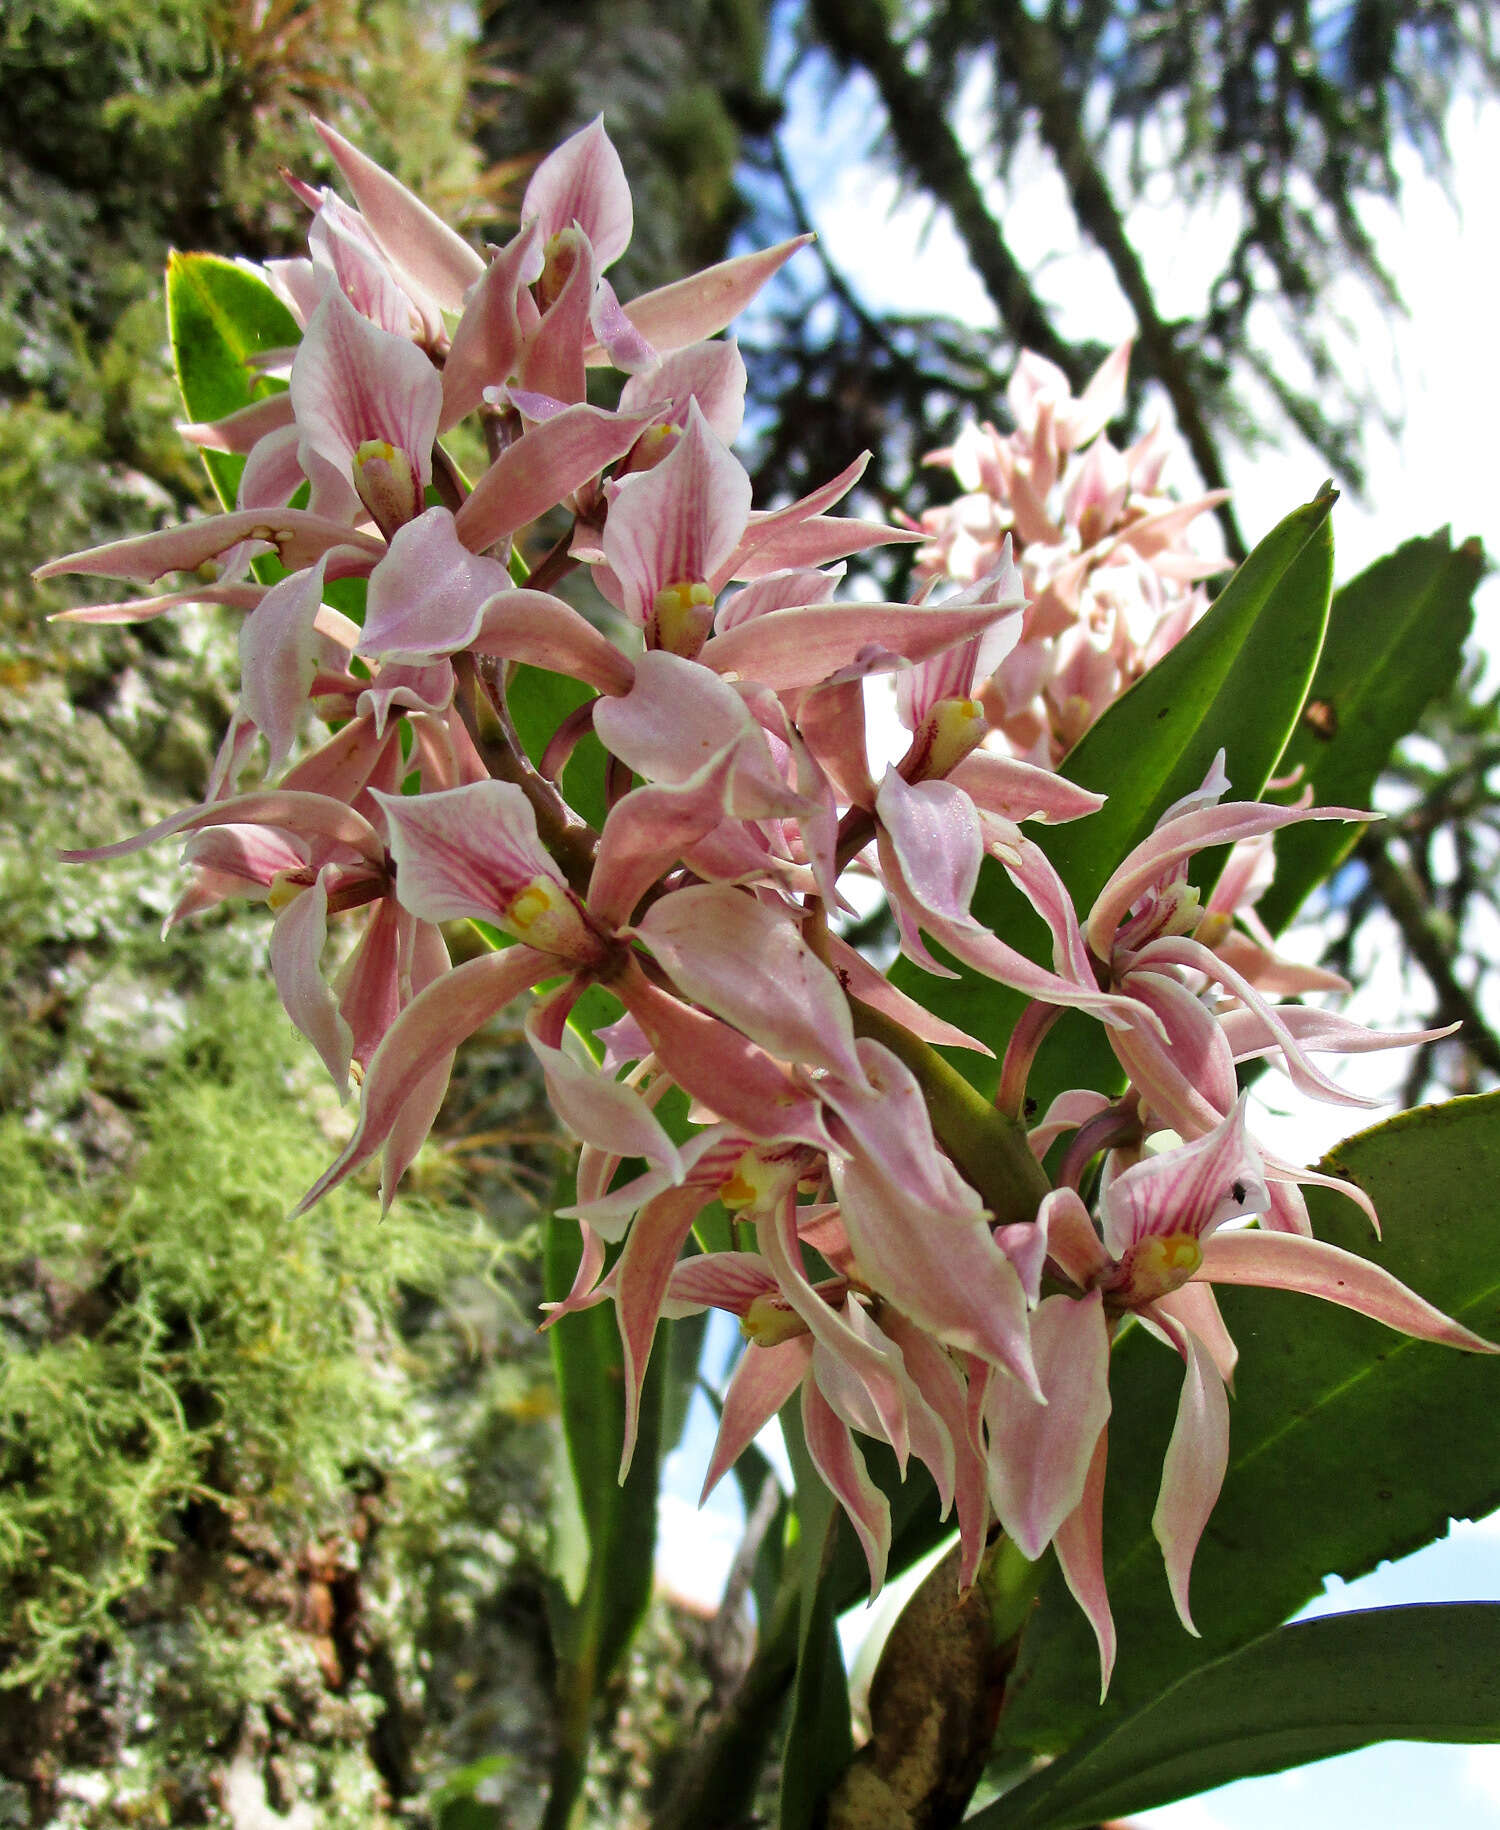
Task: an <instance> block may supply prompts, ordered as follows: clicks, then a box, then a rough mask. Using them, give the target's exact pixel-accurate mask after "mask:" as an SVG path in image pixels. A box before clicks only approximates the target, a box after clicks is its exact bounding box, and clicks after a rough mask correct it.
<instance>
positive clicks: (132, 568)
mask: <svg viewBox="0 0 1500 1830" xmlns="http://www.w3.org/2000/svg"><path fill="white" fill-rule="evenodd" d="M246 541H251V542H254V543H256V544H257V545H260V546H261V547H262V548H263V549H264V548H271V549H273V550H274V551H275V552H276V555H277V557H278V558H279V559H280V560H281V563H282V564H283V565H284V566H286V568H287V569H288V570H289V571H293V572H295V571H298V570H300V569H301V568H302V567H303V566H308V565H311V564H313V562H314V561H315V560H318V559H320V558H322V556H323V555H324V554H325V553H331V552H332V551H333V550H334V549H336V548H339V547H347V548H348V549H350V557H351V558H354V559H362V558H364V557H365V556H369V557H370V558H379V556H380V555H381V554H382V553H383V552H384V551H385V542H384V541H383V540H381V539H378V538H377V537H375V536H374V535H371V534H362V533H359V532H357V531H356V530H355V529H353V528H351V527H348V526H347V525H346V524H345V523H343V522H340V521H328V520H325V519H324V518H323V517H322V516H320V515H309V514H307V513H305V512H304V511H303V510H301V509H294V508H281V509H276V510H273V511H267V510H265V509H254V508H252V509H241V510H238V511H236V512H235V513H233V514H228V515H204V516H203V518H202V519H201V520H198V521H189V522H187V523H186V525H185V526H182V527H167V528H163V529H162V530H161V531H160V533H155V534H132V535H131V536H130V537H129V538H128V539H125V540H110V541H107V542H106V543H105V544H104V545H103V546H93V547H89V548H87V549H86V550H85V551H83V552H81V553H68V554H65V555H64V556H63V557H62V558H61V559H49V560H48V561H47V563H46V565H43V566H38V567H37V569H36V570H35V571H34V572H33V573H32V577H33V578H37V579H42V578H59V577H62V576H63V575H64V574H65V573H70V572H71V573H81V574H83V575H85V576H87V577H92V578H133V579H136V580H138V581H139V582H140V583H141V584H147V585H148V584H151V583H152V582H153V581H154V580H156V579H158V578H161V577H162V576H163V575H164V574H166V573H168V572H196V571H198V570H199V569H200V567H204V566H208V565H211V564H212V563H213V562H214V561H215V560H217V559H219V558H221V557H222V556H223V555H224V554H225V553H228V552H230V551H231V550H232V549H233V548H234V547H237V546H239V545H241V544H242V543H244V542H246ZM366 569H368V568H366ZM209 582H211V581H209Z"/></svg>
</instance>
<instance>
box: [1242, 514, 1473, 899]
mask: <svg viewBox="0 0 1500 1830" xmlns="http://www.w3.org/2000/svg"><path fill="white" fill-rule="evenodd" d="M1484 563H1485V562H1484V551H1483V548H1482V547H1481V546H1480V545H1479V542H1478V541H1477V540H1469V541H1465V542H1464V543H1463V545H1462V546H1460V547H1458V548H1457V549H1456V550H1455V549H1454V547H1453V543H1452V540H1451V537H1450V535H1449V532H1448V530H1447V529H1446V528H1444V529H1443V531H1442V532H1441V533H1438V534H1432V535H1429V536H1428V537H1427V538H1426V539H1425V540H1409V541H1407V542H1406V544H1405V545H1404V546H1400V547H1397V549H1396V550H1395V552H1394V553H1389V554H1387V555H1386V557H1385V558H1384V559H1378V560H1377V561H1376V562H1375V564H1374V565H1372V566H1371V567H1370V568H1369V569H1368V570H1367V571H1364V572H1361V573H1360V575H1359V577H1358V578H1354V579H1351V580H1350V582H1349V583H1348V584H1346V585H1344V586H1343V587H1342V589H1340V590H1339V591H1338V592H1337V593H1336V594H1335V596H1334V599H1333V607H1332V610H1331V611H1330V613H1329V618H1328V637H1327V640H1326V641H1325V642H1324V644H1323V653H1322V656H1321V658H1320V659H1319V661H1318V671H1317V673H1316V674H1315V675H1314V676H1313V683H1312V690H1311V691H1310V693H1309V694H1308V701H1307V711H1306V713H1305V715H1304V716H1303V717H1302V718H1301V719H1300V720H1299V721H1298V725H1297V729H1296V731H1295V733H1294V734H1293V736H1292V740H1291V742H1290V743H1289V744H1288V745H1287V749H1286V754H1285V756H1284V757H1283V758H1282V762H1281V772H1283V773H1289V772H1290V771H1291V770H1292V769H1294V768H1300V769H1301V771H1302V774H1301V777H1300V779H1299V781H1298V783H1297V788H1296V790H1295V791H1297V792H1300V790H1301V789H1302V788H1303V787H1304V786H1306V785H1311V787H1312V789H1313V794H1314V798H1315V799H1316V800H1317V801H1318V802H1319V803H1320V804H1321V805H1323V806H1325V807H1368V806H1369V805H1370V797H1371V796H1372V794H1373V793H1374V791H1375V782H1376V778H1377V777H1378V776H1379V774H1380V771H1381V770H1382V769H1383V768H1384V767H1385V765H1386V763H1387V761H1388V760H1389V758H1390V754H1391V751H1392V750H1393V749H1394V748H1395V746H1396V744H1397V743H1398V742H1399V741H1400V739H1401V738H1403V737H1404V736H1406V735H1407V733H1408V732H1409V731H1411V730H1413V729H1414V728H1415V727H1416V723H1417V720H1418V719H1419V718H1420V717H1421V715H1422V712H1423V710H1424V709H1425V708H1426V706H1427V705H1429V704H1430V703H1431V702H1432V700H1434V699H1436V698H1438V697H1440V696H1441V695H1442V694H1443V693H1445V692H1447V691H1448V690H1449V688H1450V687H1451V686H1452V684H1453V682H1454V680H1455V679H1456V678H1457V677H1458V670H1459V667H1460V665H1461V664H1462V661H1463V646H1464V643H1465V641H1466V640H1467V639H1468V636H1469V631H1470V629H1471V628H1472V626H1473V621H1474V591H1475V587H1476V586H1477V585H1478V583H1479V580H1480V578H1481V577H1482V576H1483V573H1484ZM1358 836H1359V828H1358V827H1357V826H1338V825H1334V824H1331V823H1330V824H1323V823H1322V822H1318V823H1317V824H1308V825H1306V826H1294V827H1291V828H1290V829H1289V830H1288V831H1286V832H1284V833H1282V834H1281V835H1280V836H1279V837H1278V839H1277V841H1276V877H1275V881H1274V882H1273V883H1272V885H1271V887H1270V888H1269V889H1268V890H1267V892H1266V893H1265V895H1264V896H1263V897H1262V898H1261V900H1260V903H1259V905H1258V906H1259V910H1260V914H1261V916H1262V917H1263V919H1264V920H1265V921H1267V922H1268V923H1269V924H1270V926H1271V928H1272V929H1273V930H1279V929H1281V928H1283V927H1285V925H1286V924H1287V922H1288V921H1290V920H1291V918H1292V916H1293V915H1294V914H1295V913H1296V912H1297V909H1298V907H1299V905H1300V904H1301V902H1302V901H1303V898H1304V897H1305V896H1306V895H1307V894H1308V892H1309V891H1310V890H1312V889H1313V888H1314V887H1315V886H1316V885H1317V884H1319V883H1320V882H1322V881H1323V879H1324V878H1326V877H1327V876H1328V875H1329V874H1330V872H1332V871H1333V870H1334V869H1335V867H1336V866H1337V865H1338V864H1339V862H1340V861H1341V859H1343V857H1344V856H1345V855H1346V854H1347V853H1348V851H1349V850H1350V848H1351V847H1352V846H1353V844H1354V842H1355V840H1356V839H1357V838H1358Z"/></svg>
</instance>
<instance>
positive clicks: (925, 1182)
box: [821, 1037, 984, 1226]
mask: <svg viewBox="0 0 1500 1830" xmlns="http://www.w3.org/2000/svg"><path fill="white" fill-rule="evenodd" d="M858 1057H859V1059H858V1066H859V1074H858V1076H857V1077H850V1078H841V1077H834V1078H833V1079H830V1080H827V1081H825V1082H824V1083H823V1085H822V1088H821V1091H822V1094H823V1097H824V1100H825V1102H826V1103H827V1104H828V1105H829V1106H830V1107H831V1108H832V1109H833V1110H834V1111H835V1112H836V1113H837V1114H838V1116H839V1118H840V1119H841V1120H842V1122H843V1124H844V1125H845V1126H846V1127H847V1128H848V1133H849V1135H850V1136H852V1138H853V1139H854V1140H855V1143H856V1145H857V1146H858V1149H859V1150H860V1151H861V1152H862V1153H863V1154H864V1156H865V1157H866V1158H867V1159H868V1160H869V1162H870V1164H871V1165H872V1166H874V1167H875V1168H876V1169H878V1171H879V1173H880V1175H881V1176H883V1177H884V1178H885V1179H886V1180H887V1181H888V1182H890V1183H892V1184H894V1185H895V1187H896V1188H898V1189H900V1191H901V1192H902V1193H903V1194H904V1195H908V1196H910V1197H911V1199H912V1200H914V1201H916V1202H917V1203H919V1204H920V1205H921V1206H922V1207H924V1208H926V1209H927V1210H929V1211H930V1212H931V1213H934V1214H941V1215H942V1216H943V1217H944V1218H946V1219H949V1220H953V1221H956V1222H957V1223H958V1224H959V1225H963V1226H966V1225H968V1224H969V1223H970V1222H971V1221H974V1220H977V1219H978V1218H979V1217H980V1215H981V1214H982V1213H983V1212H984V1204H983V1203H982V1202H981V1200H980V1198H979V1196H978V1195H977V1194H976V1193H975V1191H974V1190H973V1189H972V1188H971V1187H970V1186H969V1184H968V1183H967V1182H965V1181H964V1179H963V1177H962V1176H960V1175H959V1173H958V1171H957V1170H956V1169H955V1168H954V1167H953V1165H952V1163H951V1162H949V1160H948V1158H947V1157H945V1156H944V1155H943V1154H942V1152H941V1151H940V1150H939V1149H938V1147H937V1140H936V1138H935V1137H934V1136H933V1130H932V1120H931V1118H930V1117H929V1115H928V1111H927V1100H926V1097H925V1096H924V1094H923V1092H922V1089H921V1087H920V1086H919V1085H918V1082H917V1078H916V1076H915V1075H914V1074H913V1073H912V1071H911V1069H910V1068H909V1067H907V1065H906V1064H905V1062H903V1061H902V1060H900V1059H899V1058H898V1057H897V1056H896V1055H894V1054H892V1052H891V1051H890V1050H889V1049H888V1048H886V1047H885V1046H884V1045H883V1044H882V1043H879V1042H875V1041H872V1040H870V1039H869V1038H868V1037H864V1038H861V1040H860V1042H859V1045H858Z"/></svg>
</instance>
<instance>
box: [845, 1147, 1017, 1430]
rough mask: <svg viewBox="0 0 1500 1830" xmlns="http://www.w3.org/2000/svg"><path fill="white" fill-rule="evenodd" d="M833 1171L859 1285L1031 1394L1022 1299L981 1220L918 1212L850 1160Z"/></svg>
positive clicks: (890, 1186) (1005, 1260) (917, 1206)
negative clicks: (994, 1367) (1007, 1375)
mask: <svg viewBox="0 0 1500 1830" xmlns="http://www.w3.org/2000/svg"><path fill="white" fill-rule="evenodd" d="M832 1167H833V1182H834V1188H835V1190H836V1191H837V1193H838V1197H839V1211H840V1214H841V1215H842V1217H843V1221H844V1226H845V1229H846V1230H847V1232H848V1235H849V1243H850V1245H851V1246H852V1247H853V1249H854V1257H855V1262H856V1264H857V1265H858V1267H859V1274H860V1277H861V1278H862V1279H863V1280H864V1281H866V1282H867V1283H869V1285H870V1286H871V1288H873V1289H875V1290H877V1291H879V1292H880V1293H881V1294H882V1295H883V1296H885V1297H887V1298H888V1299H889V1300H890V1301H891V1302H893V1303H896V1304H897V1305H898V1306H899V1307H900V1308H901V1309H903V1310H904V1311H905V1313H906V1314H908V1315H909V1316H911V1318H912V1319H913V1321H915V1322H917V1323H919V1324H920V1325H921V1326H922V1327H923V1328H925V1329H926V1330H927V1331H928V1332H929V1333H930V1334H932V1335H933V1336H935V1337H936V1338H937V1339H938V1340H940V1341H943V1342H945V1343H946V1344H947V1345H948V1346H950V1347H955V1348H958V1349H959V1350H960V1351H962V1352H965V1353H972V1354H975V1355H977V1356H978V1357H979V1358H981V1359H983V1360H987V1361H990V1362H991V1363H992V1364H994V1365H997V1366H1003V1367H1005V1368H1006V1370H1007V1371H1008V1372H1010V1373H1011V1374H1013V1375H1014V1378H1015V1380H1016V1381H1017V1382H1018V1386H1017V1389H1020V1388H1023V1387H1024V1388H1029V1389H1035V1386H1036V1377H1037V1375H1036V1371H1035V1369H1034V1368H1033V1366H1032V1360H1031V1351H1030V1348H1029V1346H1028V1329H1027V1317H1026V1293H1025V1291H1024V1290H1022V1288H1021V1282H1020V1279H1019V1278H1018V1277H1017V1276H1016V1273H1015V1270H1014V1268H1013V1267H1012V1265H1011V1263H1010V1260H1009V1259H1008V1258H1007V1257H1006V1256H1005V1254H1004V1253H1003V1252H1002V1251H1001V1250H1000V1248H999V1247H998V1246H997V1245H996V1244H995V1242H994V1240H993V1239H992V1238H991V1237H990V1232H989V1228H988V1226H987V1225H986V1224H985V1223H984V1221H983V1220H972V1221H968V1222H963V1221H957V1220H954V1219H953V1218H951V1216H949V1215H947V1214H944V1213H941V1212H937V1211H934V1210H933V1209H931V1208H928V1207H925V1206H924V1205H923V1204H922V1203H920V1202H918V1201H916V1200H914V1199H913V1198H912V1197H911V1196H909V1195H907V1194H906V1193H905V1191H904V1190H901V1189H898V1188H896V1187H895V1186H894V1185H893V1184H891V1183H890V1182H888V1181H887V1180H886V1179H885V1178H884V1177H883V1176H881V1175H879V1174H877V1173H876V1172H875V1171H873V1170H872V1169H871V1168H870V1167H869V1166H868V1165H867V1164H866V1163H864V1162H863V1161H861V1160H860V1159H859V1158H858V1157H853V1158H850V1159H848V1160H847V1161H846V1162H844V1163H842V1164H840V1163H839V1162H838V1160H837V1159H835V1161H834V1163H833V1165H832ZM1023 1402H1025V1403H1028V1404H1030V1403H1033V1402H1034V1400H1033V1399H1032V1398H1031V1397H1029V1396H1028V1397H1026V1398H1025V1399H1024V1400H1023Z"/></svg>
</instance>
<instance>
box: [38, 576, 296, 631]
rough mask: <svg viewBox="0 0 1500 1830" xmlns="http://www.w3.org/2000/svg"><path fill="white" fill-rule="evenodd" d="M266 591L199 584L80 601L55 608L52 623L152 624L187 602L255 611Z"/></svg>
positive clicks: (251, 586) (252, 586)
mask: <svg viewBox="0 0 1500 1830" xmlns="http://www.w3.org/2000/svg"><path fill="white" fill-rule="evenodd" d="M265 594H266V587H265V586H264V585H257V584H248V583H247V584H242V585H199V586H198V587H197V588H196V589H195V590H189V591H168V592H166V593H165V594H164V595H162V596H161V597H135V598H130V599H128V600H127V601H125V602H124V603H114V604H78V605H76V606H75V607H74V608H73V609H71V610H54V611H53V613H52V615H51V616H49V617H48V618H47V621H48V622H49V623H149V622H153V621H155V619H156V618H157V617H159V616H164V615H165V614H166V612H167V611H168V610H180V609H181V608H182V607H183V606H184V605H185V604H228V605H230V606H231V608H233V609H235V610H253V609H254V608H255V606H256V605H257V604H258V603H259V602H260V600H261V599H262V598H263V597H264V596H265Z"/></svg>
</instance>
